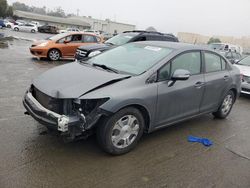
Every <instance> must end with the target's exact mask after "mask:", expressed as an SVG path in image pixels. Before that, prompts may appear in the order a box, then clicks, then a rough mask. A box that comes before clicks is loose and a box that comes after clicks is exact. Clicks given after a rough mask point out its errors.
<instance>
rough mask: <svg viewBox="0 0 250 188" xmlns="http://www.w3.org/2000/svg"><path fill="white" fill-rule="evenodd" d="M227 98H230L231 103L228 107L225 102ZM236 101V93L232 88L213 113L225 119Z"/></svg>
mask: <svg viewBox="0 0 250 188" xmlns="http://www.w3.org/2000/svg"><path fill="white" fill-rule="evenodd" d="M226 100H229V101H228V104H229V103H230V105H228V107H227V108H226V104H225V103H226ZM234 102H235V94H234V92H233V91H232V90H230V91H228V92H227V94H226V95H225V97H224V98H223V100H222V102H221V104H220V107H219V109H218V110H217V111H216V112H214V113H213V115H214V117H216V118H219V119H225V118H226V117H227V116H228V115H229V113H230V112H231V110H232V107H233V104H234Z"/></svg>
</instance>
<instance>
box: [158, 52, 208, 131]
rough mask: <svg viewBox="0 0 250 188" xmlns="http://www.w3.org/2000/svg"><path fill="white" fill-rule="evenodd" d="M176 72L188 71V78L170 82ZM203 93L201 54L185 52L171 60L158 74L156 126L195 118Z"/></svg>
mask: <svg viewBox="0 0 250 188" xmlns="http://www.w3.org/2000/svg"><path fill="white" fill-rule="evenodd" d="M177 69H185V70H188V71H189V72H190V73H191V76H190V77H189V79H188V80H185V81H176V82H174V81H172V80H171V75H172V74H173V72H174V71H175V70H177ZM203 93H204V75H203V73H202V63H201V52H200V51H188V52H185V53H182V54H180V55H178V56H177V57H175V58H174V59H173V60H171V61H170V62H169V63H167V64H166V65H165V66H164V67H162V68H161V69H160V70H159V71H158V101H157V109H156V125H157V126H158V127H159V126H160V127H161V126H164V125H165V124H166V123H167V124H168V123H172V122H175V121H178V120H181V119H184V118H186V117H189V116H194V115H196V114H198V113H199V112H200V110H199V108H200V104H201V101H202V96H203Z"/></svg>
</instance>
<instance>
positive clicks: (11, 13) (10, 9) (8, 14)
mask: <svg viewBox="0 0 250 188" xmlns="http://www.w3.org/2000/svg"><path fill="white" fill-rule="evenodd" d="M6 16H7V17H12V16H13V7H12V6H8V9H7V11H6Z"/></svg>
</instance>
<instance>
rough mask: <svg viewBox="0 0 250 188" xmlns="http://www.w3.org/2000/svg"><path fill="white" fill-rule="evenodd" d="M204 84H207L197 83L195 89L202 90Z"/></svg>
mask: <svg viewBox="0 0 250 188" xmlns="http://www.w3.org/2000/svg"><path fill="white" fill-rule="evenodd" d="M204 84H205V83H204V82H200V81H199V82H196V83H195V84H194V87H196V88H198V89H200V88H201V87H202V86H203V85H204Z"/></svg>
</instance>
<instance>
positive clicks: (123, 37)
mask: <svg viewBox="0 0 250 188" xmlns="http://www.w3.org/2000/svg"><path fill="white" fill-rule="evenodd" d="M138 41H171V42H178V39H177V38H176V37H175V36H174V35H172V34H163V33H159V32H150V31H138V30H137V31H125V32H124V33H122V34H119V35H116V36H114V37H112V38H111V39H109V40H107V41H105V42H104V44H94V45H88V46H81V47H79V48H78V49H77V50H76V55H75V59H77V60H87V59H88V58H90V57H93V56H95V55H97V54H99V53H102V52H104V51H106V50H109V49H111V48H114V47H117V46H120V45H123V44H125V43H129V42H138Z"/></svg>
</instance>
